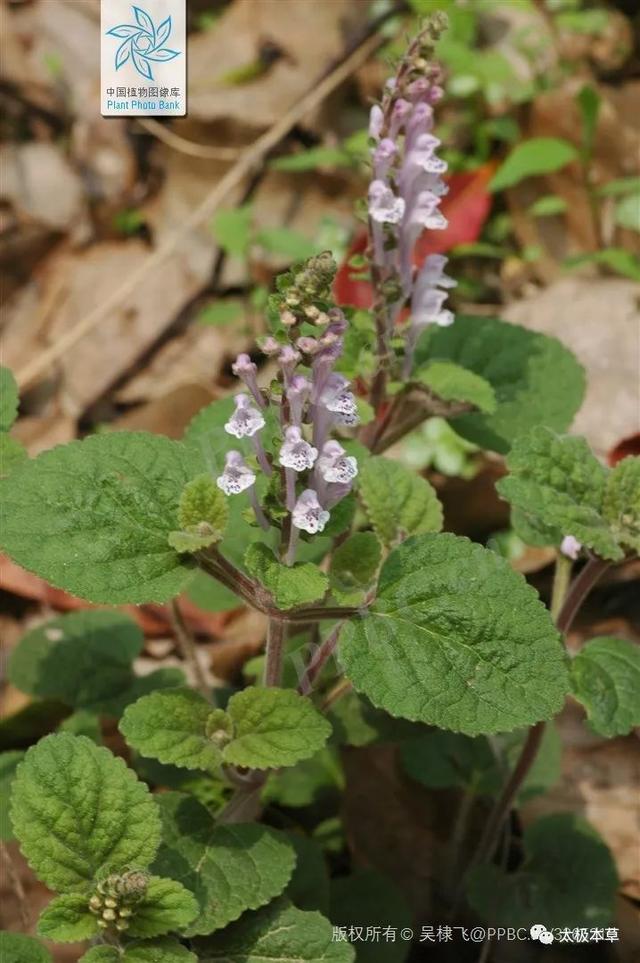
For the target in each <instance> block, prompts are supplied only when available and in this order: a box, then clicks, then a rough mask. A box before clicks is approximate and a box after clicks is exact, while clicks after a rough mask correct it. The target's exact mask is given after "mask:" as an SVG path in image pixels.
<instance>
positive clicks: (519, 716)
mask: <svg viewBox="0 0 640 963" xmlns="http://www.w3.org/2000/svg"><path fill="white" fill-rule="evenodd" d="M339 658H340V662H341V663H342V665H343V666H344V669H345V671H346V673H347V676H348V677H349V679H350V680H351V681H352V682H353V685H354V688H355V689H356V690H357V691H359V692H363V693H364V694H365V695H366V696H367V698H369V699H370V700H371V702H372V703H373V704H374V705H376V706H378V707H380V708H383V709H386V710H387V712H389V713H391V715H394V716H401V717H403V718H406V719H412V720H414V721H419V722H426V723H429V724H432V725H437V726H439V727H440V728H443V729H452V730H454V731H459V732H465V733H467V734H468V735H478V734H480V733H491V732H500V731H504V730H509V729H513V728H515V727H516V726H523V725H531V724H533V723H534V722H538V721H539V720H541V719H549V718H551V716H553V715H554V714H555V713H556V712H558V711H559V709H560V708H561V707H562V703H563V699H564V695H565V693H566V692H567V690H568V678H567V669H566V665H565V659H564V652H563V649H562V646H561V644H560V639H559V636H558V633H557V631H556V629H555V627H554V625H553V623H552V621H551V618H550V616H549V613H548V612H547V610H546V609H545V607H544V606H543V604H542V602H541V601H540V599H539V598H538V596H537V593H536V592H535V591H534V590H533V589H532V588H531V587H530V586H529V585H527V583H526V581H525V580H524V578H523V577H522V576H521V575H519V574H518V573H517V572H515V571H514V570H513V569H512V568H511V567H510V565H509V563H508V562H507V561H506V560H505V559H502V558H500V557H499V556H498V555H496V554H495V553H494V552H491V551H490V550H488V549H485V548H482V547H481V546H480V545H474V544H473V543H471V542H469V541H468V540H467V539H465V538H459V537H457V536H455V535H449V534H443V535H422V536H416V537H414V538H410V539H408V540H407V541H406V542H404V544H403V545H401V546H400V547H399V548H396V549H395V550H394V551H393V552H391V554H390V555H389V557H388V559H387V561H386V562H385V564H384V565H383V567H382V572H381V575H380V582H379V586H378V596H377V599H376V601H375V602H374V604H373V605H372V606H371V608H370V609H368V610H367V611H366V612H365V613H363V614H362V615H361V616H360V617H359V618H357V619H354V620H353V621H352V622H349V623H347V625H346V626H345V627H344V629H343V630H342V637H341V640H340V647H339Z"/></svg>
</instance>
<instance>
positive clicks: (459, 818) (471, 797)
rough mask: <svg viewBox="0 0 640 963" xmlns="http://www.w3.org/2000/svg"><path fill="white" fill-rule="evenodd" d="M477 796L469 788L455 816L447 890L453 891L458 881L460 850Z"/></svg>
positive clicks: (446, 882) (448, 858)
mask: <svg viewBox="0 0 640 963" xmlns="http://www.w3.org/2000/svg"><path fill="white" fill-rule="evenodd" d="M475 798H476V794H475V792H474V791H473V789H471V788H470V787H467V788H466V789H465V790H464V791H463V794H462V798H461V799H460V803H459V805H458V811H457V813H456V816H455V820H454V823H453V827H452V830H451V839H450V840H449V852H448V854H447V866H446V869H445V879H444V884H445V887H446V889H447V890H449V891H452V890H453V886H454V884H455V880H456V870H457V869H458V864H459V862H460V849H461V847H462V844H463V842H464V840H465V836H466V835H467V829H468V826H469V816H470V815H471V810H472V809H473V804H474V802H475Z"/></svg>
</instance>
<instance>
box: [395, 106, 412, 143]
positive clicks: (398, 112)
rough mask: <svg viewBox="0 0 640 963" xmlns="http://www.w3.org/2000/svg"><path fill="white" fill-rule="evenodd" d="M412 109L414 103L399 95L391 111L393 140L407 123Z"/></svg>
mask: <svg viewBox="0 0 640 963" xmlns="http://www.w3.org/2000/svg"><path fill="white" fill-rule="evenodd" d="M412 109H413V108H412V105H411V104H410V103H409V101H408V100H404V98H403V97H399V98H398V99H397V100H396V102H395V104H394V105H393V109H392V111H391V123H390V125H389V137H390V138H391V139H392V140H394V139H395V138H396V137H397V136H398V134H399V133H400V131H401V130H402V128H403V127H404V125H405V124H406V122H407V118H408V117H409V115H410V114H411V111H412Z"/></svg>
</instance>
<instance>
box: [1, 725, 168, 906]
mask: <svg viewBox="0 0 640 963" xmlns="http://www.w3.org/2000/svg"><path fill="white" fill-rule="evenodd" d="M11 819H12V822H13V830H14V832H15V835H16V837H17V839H18V840H19V842H20V848H21V849H22V852H23V853H24V855H25V857H26V858H27V860H28V861H29V864H30V865H31V867H32V869H33V870H34V872H35V873H36V874H37V875H38V876H39V877H40V879H41V880H42V881H43V882H44V883H46V885H47V886H48V887H49V888H50V889H53V890H59V891H65V890H77V889H82V888H84V887H85V886H86V884H87V883H88V882H89V881H91V880H92V879H93V878H94V877H95V875H96V873H97V872H98V870H101V871H102V872H105V873H106V872H108V871H110V870H114V871H117V870H121V869H123V868H124V867H126V866H133V867H136V868H144V867H145V866H147V865H148V864H149V863H150V862H151V860H152V859H153V857H154V855H155V853H156V850H157V848H158V844H159V840H160V819H159V816H158V811H157V808H156V804H155V802H154V800H153V798H152V797H151V796H150V794H149V791H148V789H147V787H146V786H145V785H144V784H143V783H141V782H139V780H138V779H137V778H136V776H135V774H134V773H133V772H132V770H131V769H128V768H127V766H126V765H125V763H124V760H122V759H118V758H116V757H115V756H113V755H112V754H111V753H110V752H109V750H108V749H105V748H103V747H102V746H96V745H95V743H93V742H92V741H91V740H90V739H87V738H86V737H85V736H72V735H70V734H69V733H58V734H55V735H50V736H46V737H45V738H44V739H42V740H41V741H40V742H39V743H37V745H35V746H32V747H31V749H29V750H28V751H27V753H26V756H25V759H24V762H22V763H21V764H20V766H19V767H18V770H17V772H16V777H15V781H14V784H13V791H12V794H11Z"/></svg>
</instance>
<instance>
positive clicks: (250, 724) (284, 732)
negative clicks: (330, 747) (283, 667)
mask: <svg viewBox="0 0 640 963" xmlns="http://www.w3.org/2000/svg"><path fill="white" fill-rule="evenodd" d="M227 712H228V713H229V715H230V717H231V719H232V720H233V724H234V734H233V739H232V741H231V742H230V743H229V745H228V746H226V748H225V749H224V759H225V762H228V763H232V764H233V765H236V766H247V767H249V768H250V769H276V768H278V767H279V766H292V765H294V763H296V762H299V761H300V760H301V759H306V758H308V757H309V756H313V755H314V753H316V752H317V751H318V750H319V749H321V748H322V746H323V745H324V744H325V742H326V741H327V739H328V738H329V736H330V735H331V725H330V723H329V722H327V720H326V719H325V718H324V716H322V715H320V713H319V712H318V710H317V709H315V708H314V706H313V705H312V704H311V702H310V701H309V699H306V698H305V697H304V696H301V695H298V693H297V692H294V691H293V690H291V689H275V688H268V689H263V688H257V687H251V688H248V689H244V690H243V691H242V692H238V693H237V694H236V695H234V696H232V697H231V699H230V700H229V704H228V706H227Z"/></svg>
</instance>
